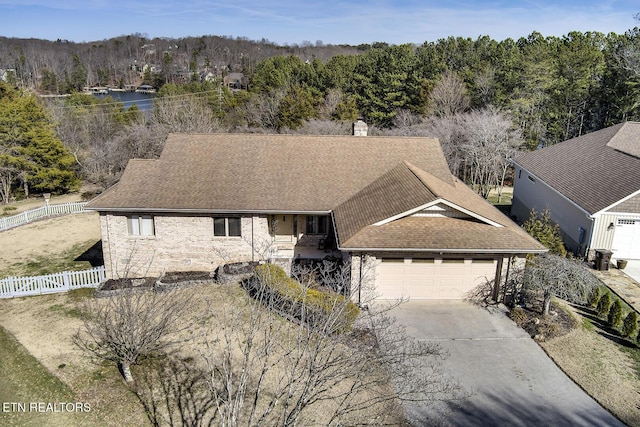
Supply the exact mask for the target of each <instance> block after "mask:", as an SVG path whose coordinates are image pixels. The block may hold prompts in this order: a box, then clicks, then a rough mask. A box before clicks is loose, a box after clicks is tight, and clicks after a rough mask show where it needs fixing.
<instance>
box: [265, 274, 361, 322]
mask: <svg viewBox="0 0 640 427" xmlns="http://www.w3.org/2000/svg"><path fill="white" fill-rule="evenodd" d="M256 275H257V276H258V277H259V278H260V280H261V284H263V285H264V286H266V288H267V290H268V291H269V292H272V293H275V294H276V296H277V298H276V300H277V301H278V304H281V305H282V306H286V305H294V306H295V305H297V304H303V305H304V306H305V307H306V308H307V309H308V310H309V311H310V312H311V316H310V319H311V320H312V322H316V321H318V320H319V319H316V316H314V314H316V315H317V314H319V315H320V317H321V318H324V319H325V320H327V317H328V316H327V315H330V314H332V313H335V312H336V310H339V312H338V313H337V314H339V316H341V317H342V321H341V322H337V323H340V325H336V327H335V328H334V327H332V328H331V329H332V331H335V332H345V331H348V330H350V329H351V326H352V325H353V322H355V320H356V318H357V317H358V315H359V314H360V308H359V307H358V306H357V305H356V304H354V303H353V302H351V301H349V299H348V298H347V297H346V296H344V295H340V294H337V293H335V292H327V291H319V290H317V289H307V288H305V287H303V286H302V285H301V284H300V283H299V282H297V281H296V280H295V279H293V278H291V277H289V276H288V275H287V273H286V272H285V271H284V270H283V269H282V267H280V266H277V265H275V264H262V265H259V266H257V267H256Z"/></svg>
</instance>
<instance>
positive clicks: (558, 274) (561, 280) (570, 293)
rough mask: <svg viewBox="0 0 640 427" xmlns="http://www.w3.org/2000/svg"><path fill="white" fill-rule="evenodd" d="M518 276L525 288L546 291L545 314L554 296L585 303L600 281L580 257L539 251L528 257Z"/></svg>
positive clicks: (544, 295)
mask: <svg viewBox="0 0 640 427" xmlns="http://www.w3.org/2000/svg"><path fill="white" fill-rule="evenodd" d="M516 278H517V280H518V281H519V283H520V284H521V285H522V286H523V287H524V289H528V290H533V291H537V292H541V293H542V298H543V301H542V314H549V307H550V305H551V296H553V295H555V296H557V297H558V298H562V299H565V300H568V301H571V302H577V303H585V302H586V301H587V299H588V297H589V295H590V294H591V292H592V291H593V289H594V288H596V287H598V286H599V285H600V282H599V281H598V279H597V278H596V277H595V276H594V275H593V274H591V273H590V272H589V271H587V269H586V268H585V267H584V266H583V265H581V264H580V263H579V261H577V260H571V259H567V258H564V257H560V256H558V255H552V254H545V255H538V256H536V257H534V258H532V259H531V260H529V261H527V265H526V267H525V268H524V270H523V271H521V272H519V274H517V275H516Z"/></svg>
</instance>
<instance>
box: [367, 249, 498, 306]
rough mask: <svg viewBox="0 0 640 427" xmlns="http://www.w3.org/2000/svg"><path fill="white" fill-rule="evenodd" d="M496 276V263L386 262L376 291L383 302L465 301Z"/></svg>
mask: <svg viewBox="0 0 640 427" xmlns="http://www.w3.org/2000/svg"><path fill="white" fill-rule="evenodd" d="M495 272H496V261H495V260H462V259H456V260H446V259H445V260H440V259H417V258H413V259H410V258H405V259H394V258H382V259H381V260H378V264H377V266H376V291H377V293H378V294H379V295H380V296H379V298H380V299H396V298H403V297H404V298H407V297H409V298H411V299H414V300H415V299H464V298H466V297H467V296H468V293H469V292H470V291H472V290H473V289H474V288H476V287H477V286H478V285H481V284H483V283H485V282H486V281H487V280H493V279H494V278H495Z"/></svg>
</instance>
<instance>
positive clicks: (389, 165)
mask: <svg viewBox="0 0 640 427" xmlns="http://www.w3.org/2000/svg"><path fill="white" fill-rule="evenodd" d="M437 200H446V201H448V202H450V203H452V204H455V205H456V206H459V207H460V208H461V209H463V210H466V211H467V213H471V214H472V216H474V215H475V216H477V217H479V218H480V220H476V219H473V218H470V219H454V218H433V217H408V218H400V219H396V220H394V221H391V222H389V223H386V224H384V225H380V226H375V225H373V224H375V223H377V222H379V221H382V220H385V219H388V218H392V217H394V216H401V214H404V213H406V212H407V211H411V210H413V209H415V208H417V207H420V206H423V205H425V204H428V203H431V202H435V201H437ZM87 208H88V209H93V210H98V211H106V212H109V211H122V212H145V211H146V212H176V213H178V212H201V213H208V212H210V213H215V212H236V213H238V212H292V213H305V212H307V213H309V212H331V211H333V214H334V219H335V224H336V229H337V232H338V233H337V234H338V239H339V244H340V247H341V248H347V249H348V248H359V249H363V248H377V249H385V248H386V249H399V250H404V249H407V250H408V249H417V250H436V249H437V250H450V251H479V252H483V251H484V252H487V251H488V252H495V251H498V252H512V253H527V252H533V251H544V248H543V247H542V246H541V245H540V244H538V243H537V242H536V241H535V240H533V239H532V238H531V237H529V236H528V235H527V234H526V233H525V232H524V231H523V230H522V229H520V228H519V227H518V226H517V225H516V224H515V223H513V222H512V221H511V220H509V219H508V218H507V217H506V216H504V215H503V214H502V213H500V212H499V211H498V210H497V209H495V208H494V207H493V206H491V205H490V204H489V203H488V202H487V201H486V200H484V199H482V198H481V197H480V196H478V195H477V194H476V193H474V192H473V191H472V190H471V189H469V188H468V187H467V186H466V185H464V184H463V183H460V182H457V180H456V179H454V178H453V176H452V175H451V173H450V172H449V168H448V166H447V163H446V160H445V158H444V155H443V154H442V150H441V148H440V144H439V142H438V141H437V140H436V139H432V138H406V137H403V138H397V137H352V136H300V135H263V134H256V135H252V134H210V135H194V134H172V135H170V136H169V137H168V139H167V141H166V143H165V146H164V149H163V151H162V154H161V156H160V158H159V159H157V160H131V161H130V163H129V164H128V165H127V168H126V170H125V172H124V174H123V176H122V178H121V179H120V181H119V183H118V184H116V185H115V186H113V187H112V188H110V189H109V190H108V191H106V192H105V193H103V194H102V195H100V196H98V197H97V198H95V199H94V200H92V201H91V202H90V203H89V204H88V205H87ZM491 222H493V224H491Z"/></svg>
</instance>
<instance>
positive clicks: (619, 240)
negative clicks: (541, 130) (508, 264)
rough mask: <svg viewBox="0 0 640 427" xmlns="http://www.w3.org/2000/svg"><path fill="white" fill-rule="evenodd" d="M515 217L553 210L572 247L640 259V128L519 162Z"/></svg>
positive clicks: (614, 130)
mask: <svg viewBox="0 0 640 427" xmlns="http://www.w3.org/2000/svg"><path fill="white" fill-rule="evenodd" d="M513 163H514V165H515V182H514V195H513V206H512V214H513V215H515V216H516V217H517V218H518V219H519V220H521V221H524V220H526V219H527V218H528V217H529V213H530V211H531V209H535V210H536V211H537V212H542V211H544V210H545V209H549V212H550V215H551V219H552V220H553V221H554V222H556V223H557V224H558V225H559V227H560V229H561V231H562V235H563V239H564V242H565V244H566V246H567V247H568V248H569V249H570V250H571V251H572V252H574V253H575V254H577V255H581V256H583V255H587V256H589V257H593V254H594V252H595V251H596V250H607V251H609V250H610V251H612V252H613V257H615V258H618V259H623V258H624V259H640V123H637V122H625V123H620V124H617V125H615V126H611V127H608V128H605V129H602V130H599V131H596V132H592V133H589V134H587V135H583V136H580V137H577V138H573V139H570V140H567V141H564V142H561V143H559V144H556V145H553V146H549V147H545V148H542V149H540V150H537V151H534V152H530V153H524V154H520V155H518V156H517V157H515V158H514V159H513Z"/></svg>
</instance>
